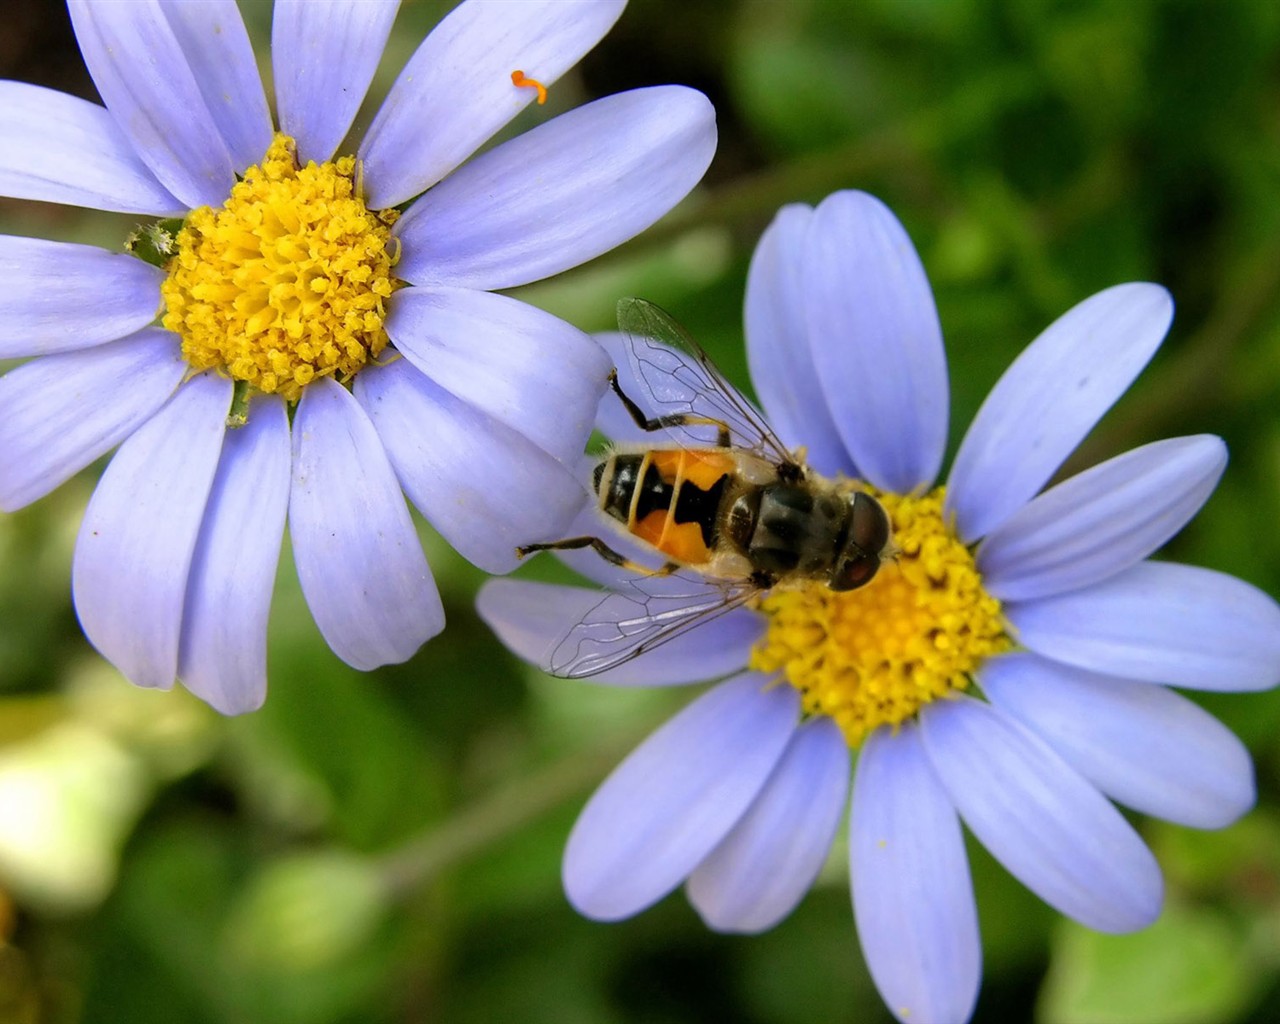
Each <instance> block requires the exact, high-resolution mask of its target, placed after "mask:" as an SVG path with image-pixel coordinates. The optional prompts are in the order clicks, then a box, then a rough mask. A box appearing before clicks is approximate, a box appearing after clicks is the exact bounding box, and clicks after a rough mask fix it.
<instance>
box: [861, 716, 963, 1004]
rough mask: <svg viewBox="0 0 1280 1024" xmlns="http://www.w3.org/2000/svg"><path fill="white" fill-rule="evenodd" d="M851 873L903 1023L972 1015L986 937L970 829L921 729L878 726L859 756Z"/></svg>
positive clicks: (881, 974) (865, 949) (877, 966)
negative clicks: (965, 831)
mask: <svg viewBox="0 0 1280 1024" xmlns="http://www.w3.org/2000/svg"><path fill="white" fill-rule="evenodd" d="M849 817H850V823H849V875H850V878H851V880H852V883H853V916H854V920H855V922H856V923H857V926H858V937H859V940H860V942H861V944H862V955H863V956H864V957H865V958H866V961H867V968H868V970H870V971H871V977H872V978H873V979H875V983H876V988H878V989H879V990H880V995H881V997H882V998H883V999H884V1001H885V1004H886V1005H887V1006H888V1007H889V1009H890V1011H892V1013H893V1014H894V1016H896V1017H897V1018H898V1019H899V1020H901V1021H903V1022H905V1024H916V1022H921V1021H966V1020H968V1019H969V1017H970V1015H971V1014H972V1013H973V1006H974V1002H975V1001H976V1000H977V998H978V985H979V983H980V981H981V980H982V943H981V940H980V938H979V935H978V912H977V908H976V907H975V905H974V900H973V881H972V879H971V878H970V876H969V861H968V858H967V857H966V856H965V851H964V836H963V835H962V834H961V831H960V820H959V818H957V817H956V812H955V809H954V808H953V807H952V805H951V801H950V800H949V799H948V797H947V795H946V792H945V791H944V790H943V788H942V785H941V784H940V783H939V781H938V778H937V776H936V775H935V774H934V772H933V769H932V767H930V765H929V762H928V759H927V758H926V756H925V752H924V750H923V748H922V746H921V743H920V733H919V729H918V728H917V726H916V725H915V724H914V723H911V722H907V723H904V724H903V725H901V726H899V727H897V729H896V730H891V729H889V728H887V727H883V728H880V729H877V730H876V731H875V732H873V733H872V734H871V735H870V736H868V737H867V740H866V742H865V743H864V744H863V747H862V753H861V754H860V755H859V756H858V769H857V773H856V775H855V778H854V783H853V804H852V807H851V809H850V812H849Z"/></svg>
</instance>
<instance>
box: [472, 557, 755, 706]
mask: <svg viewBox="0 0 1280 1024" xmlns="http://www.w3.org/2000/svg"><path fill="white" fill-rule="evenodd" d="M604 602H607V603H604ZM666 603H667V602H663V601H661V600H658V601H656V602H654V605H655V608H656V609H659V610H661V609H663V608H665V607H666ZM615 609H621V610H622V614H629V615H637V614H643V611H644V609H643V607H641V606H638V605H637V603H636V601H635V600H625V599H623V598H622V596H621V595H619V594H609V593H608V592H605V591H600V590H589V589H585V588H583V587H562V586H557V585H555V584H551V583H531V582H528V581H526V580H490V581H489V582H488V583H486V584H485V585H484V586H483V587H482V588H481V589H480V596H479V597H478V598H477V600H476V610H477V611H478V612H479V613H480V617H481V618H482V619H484V621H485V622H487V623H488V624H489V628H490V629H492V630H493V631H494V632H495V633H496V634H497V635H498V639H499V640H501V641H502V642H503V644H505V645H506V647H507V648H508V649H509V650H510V651H512V653H514V654H516V655H518V656H520V657H521V658H523V659H524V660H525V661H529V662H532V663H533V664H534V665H536V666H538V667H539V668H541V669H542V670H543V671H544V672H546V671H550V670H551V668H552V660H553V655H554V653H555V650H556V648H557V646H558V645H559V644H560V643H561V641H562V639H563V638H564V637H565V635H566V634H567V633H568V632H569V631H570V630H571V629H572V628H573V627H574V626H575V625H577V624H579V623H581V622H582V621H583V620H584V619H585V618H586V617H587V616H588V615H589V614H594V615H597V616H605V615H608V614H609V613H610V612H612V611H614V610H615ZM762 630H763V622H762V620H761V618H760V616H759V615H757V614H756V613H754V612H751V611H748V610H747V609H745V608H738V609H735V610H734V611H731V612H728V613H727V614H725V615H722V616H720V617H719V618H714V619H711V620H710V621H708V622H705V623H703V624H702V625H700V626H698V627H697V628H696V629H695V630H693V631H692V632H689V633H686V634H685V635H684V636H680V637H677V638H675V639H674V640H670V641H668V642H667V643H664V644H662V645H660V646H658V647H656V648H654V649H653V650H651V651H646V652H645V653H644V654H643V655H642V656H640V657H638V658H634V659H632V660H631V661H628V662H626V663H625V664H623V665H619V666H618V667H617V668H613V669H610V670H609V671H607V672H602V673H600V674H599V675H596V676H592V677H591V679H592V682H597V683H608V684H609V685H611V686H681V685H684V684H687V683H702V682H706V681H707V680H709V679H719V678H721V677H722V676H725V675H728V674H729V673H731V672H737V671H740V670H741V669H743V668H745V667H746V664H747V659H748V658H749V656H750V654H751V647H752V645H753V644H754V643H755V642H756V641H757V640H759V639H760V635H761V632H762Z"/></svg>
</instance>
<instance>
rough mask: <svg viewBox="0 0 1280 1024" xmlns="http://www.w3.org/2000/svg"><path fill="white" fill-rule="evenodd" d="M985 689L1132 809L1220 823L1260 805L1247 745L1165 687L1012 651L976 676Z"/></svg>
mask: <svg viewBox="0 0 1280 1024" xmlns="http://www.w3.org/2000/svg"><path fill="white" fill-rule="evenodd" d="M978 680H979V682H980V683H981V684H982V689H983V691H984V692H985V693H986V695H987V696H988V697H989V698H990V699H991V700H992V701H993V702H994V703H995V704H996V706H997V707H1000V708H1003V709H1004V710H1005V711H1008V712H1009V713H1010V714H1012V715H1014V716H1015V717H1016V718H1018V719H1019V720H1020V721H1022V722H1023V723H1024V724H1025V725H1028V726H1030V727H1031V729H1033V730H1034V731H1035V732H1037V733H1039V734H1040V736H1042V737H1043V738H1044V739H1046V740H1048V741H1049V745H1050V746H1052V747H1053V748H1054V749H1055V750H1057V751H1058V753H1059V754H1061V755H1062V756H1063V758H1065V759H1066V761H1067V762H1068V763H1069V764H1070V765H1071V766H1072V767H1073V768H1075V769H1076V771H1078V772H1079V773H1080V774H1081V775H1083V776H1084V777H1085V778H1086V779H1088V780H1089V781H1090V782H1092V783H1093V784H1094V785H1095V786H1097V787H1098V788H1099V789H1100V790H1102V792H1104V793H1106V794H1107V795H1108V796H1109V797H1111V798H1112V799H1114V800H1118V801H1119V802H1120V803H1122V804H1124V805H1126V806H1127V807H1132V808H1134V809H1135V810H1138V811H1142V812H1143V813H1144V814H1153V815H1155V816H1156V817H1158V818H1164V819H1166V820H1167V821H1176V822H1178V823H1179V824H1181V825H1190V826H1192V827H1193V828H1222V827H1224V826H1226V825H1230V824H1231V823H1232V822H1233V821H1235V820H1236V819H1237V818H1239V817H1240V816H1241V815H1242V814H1244V813H1245V812H1246V811H1248V810H1249V808H1251V807H1252V806H1253V801H1254V797H1255V787H1254V781H1253V765H1252V763H1251V762H1250V760H1249V751H1248V750H1246V749H1245V746H1244V744H1243V743H1241V742H1240V741H1239V740H1238V739H1237V738H1236V737H1235V736H1234V735H1233V734H1232V732H1231V730H1230V729H1228V728H1227V727H1226V726H1225V725H1223V724H1222V723H1221V722H1219V721H1218V720H1217V719H1216V718H1214V717H1213V716H1212V715H1211V714H1209V713H1208V712H1207V711H1205V710H1204V709H1203V708H1201V707H1199V706H1197V705H1196V704H1193V703H1192V702H1191V701H1189V700H1187V698H1185V697H1182V696H1180V695H1179V694H1176V693H1173V692H1172V691H1171V690H1166V689H1165V688H1164V687H1163V686H1151V685H1149V684H1147V683H1135V682H1130V681H1129V680H1123V679H1114V678H1111V677H1109V676H1101V675H1096V674H1094V673H1092V672H1085V671H1083V670H1081V669H1075V668H1070V667H1069V666H1066V665H1060V664H1057V663H1056V662H1052V661H1046V660H1045V659H1043V658H1040V657H1037V656H1036V655H1034V654H1028V653H1022V652H1019V653H1015V654H1009V655H1005V656H1004V657H1001V658H994V659H992V660H990V661H988V662H987V663H986V664H985V665H983V666H982V668H981V669H980V670H979V673H978Z"/></svg>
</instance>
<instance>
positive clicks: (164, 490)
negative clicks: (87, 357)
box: [71, 373, 231, 690]
mask: <svg viewBox="0 0 1280 1024" xmlns="http://www.w3.org/2000/svg"><path fill="white" fill-rule="evenodd" d="M230 404H231V381H230V380H229V379H227V378H225V377H219V376H217V375H216V374H211V373H206V374H201V375H200V376H198V377H195V378H193V379H192V380H190V381H188V382H187V383H186V384H184V385H183V386H182V387H181V388H179V389H178V392H177V394H175V395H174V396H173V398H172V399H170V401H169V404H168V405H166V406H165V407H164V408H163V409H161V410H160V411H159V412H158V413H156V415H155V416H153V417H152V418H151V419H150V420H148V421H147V422H146V423H145V424H143V425H142V426H141V427H140V428H139V429H138V430H137V431H136V432H135V433H134V434H133V436H132V437H130V438H129V439H128V440H127V441H125V443H124V444H122V445H121V446H120V450H119V451H118V452H116V455H115V458H113V459H112V460H111V464H110V465H109V466H107V469H106V472H104V473H103V474H102V480H101V481H100V482H99V483H98V488H97V490H95V491H94V492H93V497H92V498H91V499H90V500H89V507H88V508H87V509H86V510H85V514H84V520H83V522H82V523H81V524H80V536H79V538H78V539H77V541H76V553H75V560H74V563H73V565H72V571H71V593H72V597H73V598H74V599H75V606H76V614H77V615H78V616H79V617H80V625H81V626H82V627H83V628H84V632H85V636H87V637H88V638H89V641H90V643H92V644H93V646H94V647H96V648H97V649H98V650H99V651H100V652H101V653H102V655H103V657H105V658H106V659H107V660H108V661H109V662H111V663H112V664H113V665H115V667H116V668H118V669H119V670H120V671H121V672H122V673H123V674H124V675H125V676H126V677H127V678H128V679H129V680H130V681H131V682H134V683H137V684H138V685H139V686H150V687H158V688H160V689H165V690H167V689H168V688H169V687H171V686H172V685H173V681H174V678H175V677H176V676H177V674H178V642H179V637H180V634H181V629H182V606H183V598H184V596H185V594H186V590H187V575H188V571H189V569H190V566H191V555H192V552H193V551H194V550H195V546H196V537H197V535H198V534H199V532H200V523H201V521H202V520H203V518H204V512H205V505H206V503H207V502H208V498H209V489H210V487H211V486H212V485H213V477H214V473H215V471H216V470H217V467H218V453H219V451H220V450H221V448H222V436H223V434H224V433H225V431H226V417H227V409H228V407H229V406H230Z"/></svg>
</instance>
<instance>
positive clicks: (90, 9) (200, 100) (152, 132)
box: [67, 0, 236, 208]
mask: <svg viewBox="0 0 1280 1024" xmlns="http://www.w3.org/2000/svg"><path fill="white" fill-rule="evenodd" d="M67 8H68V9H69V10H70V12H71V23H72V24H73V25H74V26H75V31H76V39H77V41H78V42H79V43H80V52H81V53H82V54H83V55H84V62H85V65H86V66H87V67H88V69H89V74H91V75H92V76H93V82H94V85H96V86H97V87H98V93H99V95H101V96H102V101H103V102H104V103H105V104H106V105H107V109H108V110H110V111H111V114H112V116H113V117H114V118H115V121H116V124H117V125H118V126H119V127H120V130H121V131H122V132H123V133H124V135H125V136H126V137H127V138H128V139H129V141H130V142H132V143H133V148H134V151H135V152H136V153H137V154H138V156H139V157H141V158H142V161H143V162H144V163H145V164H146V165H147V166H148V167H150V168H151V171H152V173H154V174H155V176H156V178H158V179H159V180H160V182H161V183H162V184H163V185H164V187H165V188H167V189H168V190H169V191H170V192H172V193H173V194H174V195H175V196H177V198H178V199H180V200H181V201H182V203H183V204H184V205H185V206H187V207H191V208H194V207H197V206H215V207H216V206H221V205H222V203H223V202H224V201H225V200H226V198H227V195H228V194H229V193H230V191H231V186H232V185H233V184H235V170H236V168H235V165H234V162H233V160H232V157H231V153H230V151H229V150H228V149H227V144H226V142H225V141H224V140H223V138H222V133H221V132H220V131H219V130H218V125H217V122H216V121H215V120H214V119H213V115H212V114H210V113H209V108H208V107H207V106H206V105H205V101H204V97H203V96H202V95H201V94H200V85H199V83H198V82H197V81H196V77H195V75H194V74H193V72H192V70H191V65H190V63H189V62H188V60H187V57H186V54H184V53H183V52H182V46H181V44H180V43H179V42H178V37H177V35H176V34H175V33H174V30H173V28H172V26H170V24H169V21H168V19H167V18H166V17H165V13H164V10H163V8H162V7H161V6H160V4H159V3H158V2H157V0H136V2H133V3H123V4H122V3H96V4H95V3H91V2H90V0H67ZM86 156H87V154H82V155H81V159H85V158H86Z"/></svg>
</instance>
